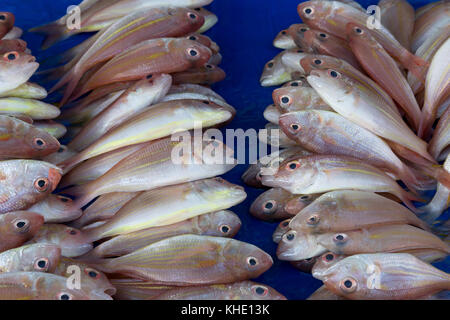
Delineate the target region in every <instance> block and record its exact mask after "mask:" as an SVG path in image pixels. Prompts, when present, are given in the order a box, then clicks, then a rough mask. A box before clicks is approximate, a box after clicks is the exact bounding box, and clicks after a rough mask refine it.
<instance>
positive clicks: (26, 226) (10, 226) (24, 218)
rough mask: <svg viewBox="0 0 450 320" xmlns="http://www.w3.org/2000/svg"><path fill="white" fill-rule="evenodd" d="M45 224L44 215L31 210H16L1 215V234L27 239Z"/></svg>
mask: <svg viewBox="0 0 450 320" xmlns="http://www.w3.org/2000/svg"><path fill="white" fill-rule="evenodd" d="M43 224H44V217H42V216H41V215H40V214H37V213H34V212H29V211H16V212H9V213H5V214H4V215H2V216H1V220H0V230H1V232H0V233H1V234H5V235H9V237H15V238H21V239H24V241H26V240H27V239H30V238H32V237H33V235H35V234H36V232H38V230H39V229H40V228H41V226H42V225H43Z"/></svg>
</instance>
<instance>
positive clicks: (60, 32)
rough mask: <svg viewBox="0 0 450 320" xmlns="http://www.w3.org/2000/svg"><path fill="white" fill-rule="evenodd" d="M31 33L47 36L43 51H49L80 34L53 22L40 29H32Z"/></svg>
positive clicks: (42, 47)
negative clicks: (61, 42) (58, 43)
mask: <svg viewBox="0 0 450 320" xmlns="http://www.w3.org/2000/svg"><path fill="white" fill-rule="evenodd" d="M29 31H30V32H34V33H39V34H43V35H45V39H44V41H43V42H42V45H41V49H42V50H45V49H48V48H50V47H51V46H53V45H54V44H55V43H57V42H60V41H62V40H65V39H67V38H69V37H71V36H73V35H75V34H77V33H79V31H78V30H76V29H74V30H69V29H67V27H66V25H61V24H60V23H58V22H52V23H49V24H45V25H43V26H40V27H36V28H32V29H30V30H29Z"/></svg>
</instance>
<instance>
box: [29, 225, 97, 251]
mask: <svg viewBox="0 0 450 320" xmlns="http://www.w3.org/2000/svg"><path fill="white" fill-rule="evenodd" d="M28 243H30V244H31V243H53V244H56V245H58V246H60V247H61V254H62V255H63V256H64V257H69V258H71V257H78V256H81V255H83V254H85V253H87V252H89V251H90V250H92V248H93V246H92V243H91V242H90V241H89V240H88V239H87V237H86V235H85V234H83V233H82V232H81V231H80V230H77V229H75V228H71V227H67V226H65V225H63V224H51V223H48V224H45V225H43V226H42V227H41V228H40V229H39V231H38V232H37V233H36V234H35V235H34V237H33V238H32V239H31V240H30V241H29V242H28Z"/></svg>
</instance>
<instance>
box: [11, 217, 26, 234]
mask: <svg viewBox="0 0 450 320" xmlns="http://www.w3.org/2000/svg"><path fill="white" fill-rule="evenodd" d="M13 225H14V228H15V229H16V230H18V231H20V232H26V231H27V230H28V227H29V225H30V222H29V221H28V220H26V219H18V220H14V221H13Z"/></svg>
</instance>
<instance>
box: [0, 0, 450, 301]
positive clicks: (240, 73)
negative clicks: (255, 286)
mask: <svg viewBox="0 0 450 320" xmlns="http://www.w3.org/2000/svg"><path fill="white" fill-rule="evenodd" d="M76 2H78V1H76V0H57V1H52V0H20V1H17V0H2V4H1V5H0V10H1V11H11V12H13V13H14V14H15V15H16V25H17V26H19V27H21V28H23V29H24V30H28V29H29V28H31V27H34V26H37V25H41V24H44V23H47V22H49V21H53V20H55V19H57V18H59V17H61V16H62V15H63V14H64V13H65V12H66V8H67V7H68V6H69V5H73V4H77V3H76ZM299 2H300V1H297V0H276V1H275V0H215V1H214V2H213V3H212V4H211V5H210V6H209V9H210V10H211V11H213V12H214V13H215V14H216V15H217V16H218V17H219V23H218V24H217V25H216V26H215V27H214V28H213V29H211V30H210V31H209V32H208V35H209V36H211V37H212V38H213V39H214V40H215V41H216V42H217V43H218V44H219V45H220V47H221V53H222V55H223V58H224V59H223V63H222V64H221V67H222V68H223V69H224V70H225V71H226V72H227V78H226V80H225V81H223V82H221V83H219V84H217V85H215V86H214V89H215V90H216V91H217V92H218V93H219V94H221V95H222V96H223V97H225V98H226V100H227V101H228V102H229V103H230V104H231V105H233V106H234V107H235V108H236V109H237V111H238V113H237V116H236V118H235V120H234V121H233V122H232V123H231V124H230V125H229V128H242V129H244V130H247V129H249V128H255V129H259V128H263V127H264V125H265V124H266V122H267V121H265V120H264V118H263V114H262V113H263V111H264V109H265V108H266V106H268V105H269V104H270V103H271V100H272V98H271V95H272V90H273V89H274V88H262V87H261V86H260V85H259V77H260V74H261V71H262V69H263V66H264V64H265V63H266V62H267V61H269V60H270V59H271V58H273V57H274V56H275V55H276V54H277V53H279V52H280V50H278V49H276V48H274V47H273V46H272V41H273V39H274V37H275V36H276V34H277V33H278V32H279V31H280V30H282V29H284V28H286V27H288V26H289V25H290V24H292V23H298V22H300V18H299V17H298V15H297V10H296V8H297V4H298V3H299ZM430 2H432V1H428V0H422V1H410V3H412V4H413V5H414V6H415V7H416V8H418V7H420V6H423V5H425V4H427V3H430ZM360 3H361V5H363V6H364V7H367V6H368V5H370V4H376V3H377V1H360ZM23 39H24V40H26V41H27V42H28V44H29V47H30V48H31V49H32V51H33V53H34V54H35V55H37V58H38V61H39V60H41V59H43V58H46V57H49V56H51V55H53V54H55V53H58V52H62V51H64V50H66V49H68V48H70V47H72V46H74V45H75V44H77V43H79V42H80V41H81V40H83V39H85V36H77V37H73V39H70V40H67V41H65V42H63V43H60V44H58V45H56V46H54V47H52V48H51V50H47V51H45V52H40V51H39V50H38V48H39V45H40V41H41V39H42V38H41V37H40V36H38V35H35V34H29V33H25V35H24V37H23ZM37 81H38V79H37ZM247 167H248V166H247V165H240V166H238V167H237V168H235V169H234V170H233V171H232V172H230V173H228V174H227V175H225V176H224V178H225V179H227V180H229V181H230V182H233V183H237V184H242V181H241V179H240V177H241V175H242V173H243V172H244V171H245V169H246V168H247ZM246 191H247V193H248V198H247V200H246V201H245V202H243V203H242V204H240V205H239V206H237V207H235V208H234V209H233V211H235V212H236V213H237V214H239V216H240V217H241V219H242V222H243V226H242V229H241V230H240V232H239V233H238V235H237V237H236V238H237V239H239V240H242V241H246V242H250V243H253V244H255V245H257V246H258V247H260V248H262V249H263V250H265V251H266V252H268V253H270V254H271V255H272V257H273V258H274V261H275V263H274V266H273V267H272V268H271V269H270V270H269V271H268V272H266V273H265V274H264V275H263V276H261V277H260V278H259V279H257V281H260V282H262V283H265V284H268V285H270V286H272V287H274V288H275V289H277V290H278V291H279V292H281V293H282V294H284V295H285V296H286V297H287V298H288V299H305V298H307V297H308V296H309V295H310V294H311V293H312V292H314V291H315V290H316V289H317V288H319V287H320V286H321V284H322V283H321V281H318V280H316V279H314V278H313V277H312V276H311V275H309V274H305V273H302V272H300V271H298V270H296V269H294V268H293V267H292V266H291V265H290V264H289V263H287V262H282V261H279V260H278V259H276V255H275V251H276V244H275V243H273V242H272V233H273V231H274V230H275V227H276V225H277V223H267V222H262V221H259V220H257V219H254V218H253V217H252V216H250V215H249V213H248V208H249V207H250V204H251V203H252V201H253V200H254V199H255V198H256V197H257V196H258V195H259V194H260V193H261V192H262V190H257V189H253V188H248V187H246ZM436 266H437V267H439V268H441V269H443V270H446V271H447V272H449V271H450V259H449V258H447V260H445V261H443V262H440V263H437V264H436Z"/></svg>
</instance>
